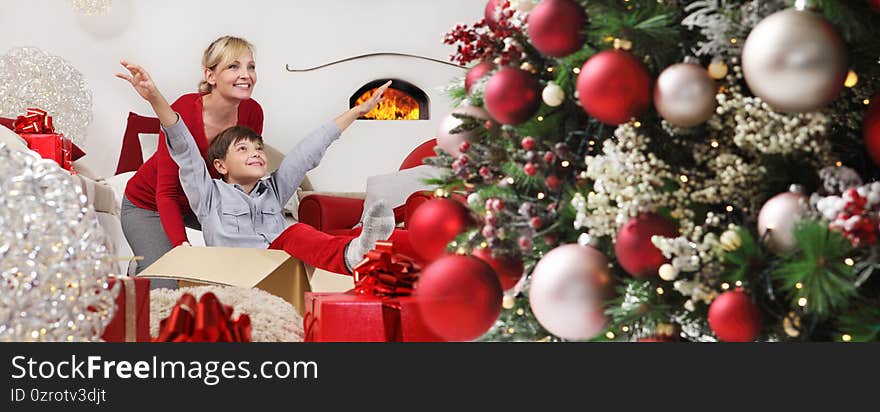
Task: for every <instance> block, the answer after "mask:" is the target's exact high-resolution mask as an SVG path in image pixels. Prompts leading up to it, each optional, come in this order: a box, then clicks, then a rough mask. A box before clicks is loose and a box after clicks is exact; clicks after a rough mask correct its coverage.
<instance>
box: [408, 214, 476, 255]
mask: <svg viewBox="0 0 880 412" xmlns="http://www.w3.org/2000/svg"><path fill="white" fill-rule="evenodd" d="M474 224H475V221H474V219H473V218H472V217H471V215H470V211H469V210H468V208H467V207H465V206H464V205H462V204H461V203H459V202H456V201H455V200H452V199H432V200H429V201H427V202H425V203H423V204H422V205H421V206H419V207H418V209H416V211H415V212H414V213H413V215H412V217H411V218H410V221H409V226H408V228H409V230H408V232H409V240H410V243H412V247H413V249H414V250H415V251H416V253H418V254H419V256H418V257H421V258H422V259H423V261H426V262H431V261H434V260H436V259H437V258H439V257H440V256H442V255H443V254H444V253H445V252H446V245H448V244H449V242H451V241H453V240H454V239H455V237H456V236H458V235H459V234H460V233H462V232H464V231H465V230H467V229H468V228H469V227H471V226H473V225H474Z"/></svg>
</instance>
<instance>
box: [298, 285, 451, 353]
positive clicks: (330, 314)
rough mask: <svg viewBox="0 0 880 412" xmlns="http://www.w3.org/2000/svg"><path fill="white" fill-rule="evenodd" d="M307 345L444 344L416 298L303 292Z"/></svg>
mask: <svg viewBox="0 0 880 412" xmlns="http://www.w3.org/2000/svg"><path fill="white" fill-rule="evenodd" d="M303 329H304V332H305V339H304V340H305V341H306V342H445V340H444V339H443V338H441V337H439V336H437V335H436V334H435V333H434V332H433V331H431V329H430V328H429V327H428V326H427V325H426V324H425V322H424V320H423V319H422V317H421V314H420V313H419V305H418V301H417V300H416V298H414V297H412V296H402V297H396V298H382V297H377V296H369V295H358V294H355V293H354V292H352V291H349V292H346V293H314V292H309V293H306V314H305V315H304V316H303Z"/></svg>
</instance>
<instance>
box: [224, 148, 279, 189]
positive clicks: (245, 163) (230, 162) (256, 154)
mask: <svg viewBox="0 0 880 412" xmlns="http://www.w3.org/2000/svg"><path fill="white" fill-rule="evenodd" d="M214 167H215V168H217V171H218V172H220V174H222V175H225V176H226V181H227V182H229V183H245V184H250V183H253V182H255V181H257V180H260V179H262V178H263V176H266V171H267V170H268V162H267V161H266V152H265V151H264V150H263V142H262V140H260V139H249V138H242V139H240V140H239V141H237V142H233V143H232V144H230V145H229V148H228V149H227V150H226V158H225V159H222V160H221V159H215V160H214Z"/></svg>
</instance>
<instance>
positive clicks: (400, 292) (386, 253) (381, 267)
mask: <svg viewBox="0 0 880 412" xmlns="http://www.w3.org/2000/svg"><path fill="white" fill-rule="evenodd" d="M419 270H421V268H420V267H419V266H418V265H417V264H416V263H415V261H414V260H413V259H411V258H409V257H407V256H404V255H401V254H395V253H394V244H393V243H392V242H387V241H386V242H376V248H375V249H373V250H371V251H369V252H367V254H366V256H364V260H362V261H361V262H360V263H358V264H357V265H356V266H355V267H354V282H355V288H354V291H355V293H357V294H359V295H373V296H387V297H395V296H408V295H411V294H412V291H413V285H414V284H415V282H416V279H418V272H419Z"/></svg>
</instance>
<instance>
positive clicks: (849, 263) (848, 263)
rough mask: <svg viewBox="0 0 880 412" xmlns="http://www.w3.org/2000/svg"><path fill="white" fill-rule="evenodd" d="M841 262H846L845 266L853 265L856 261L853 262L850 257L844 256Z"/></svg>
mask: <svg viewBox="0 0 880 412" xmlns="http://www.w3.org/2000/svg"><path fill="white" fill-rule="evenodd" d="M843 263H846V265H847V266H853V265H855V264H856V262H855V261H854V260H852V258H846V259H844V260H843Z"/></svg>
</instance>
